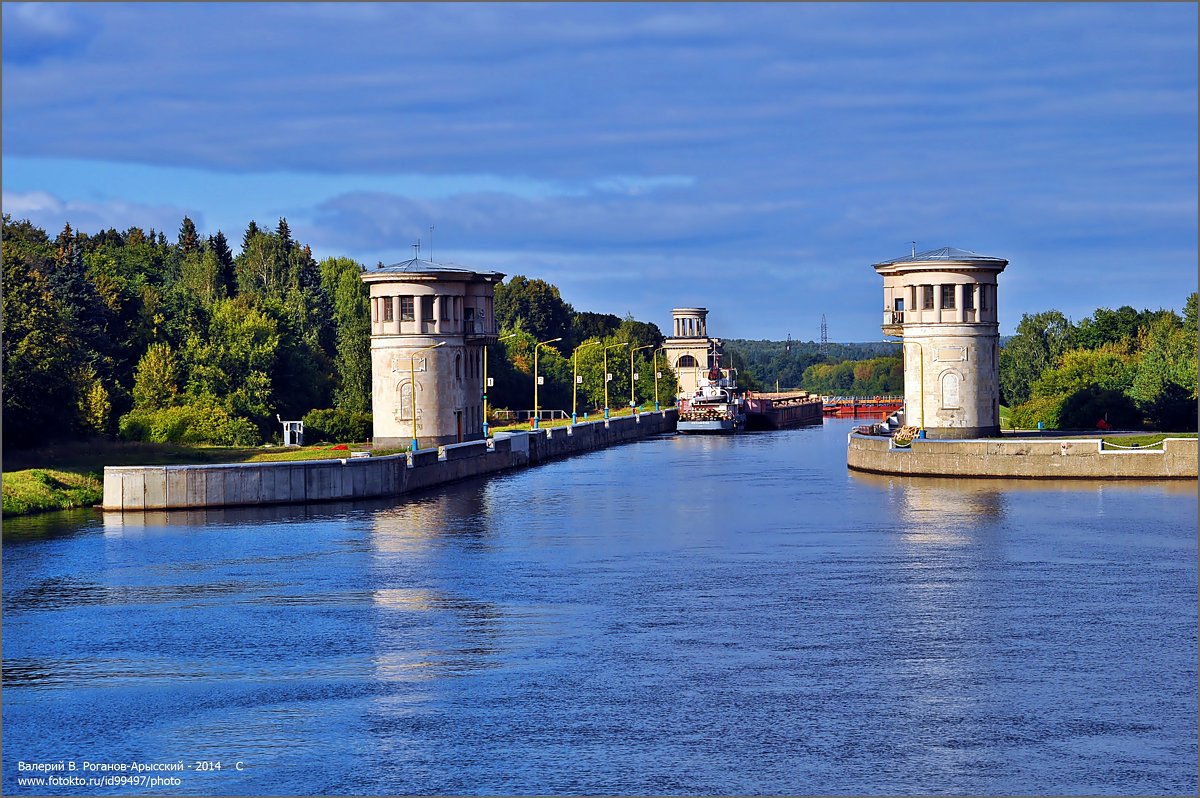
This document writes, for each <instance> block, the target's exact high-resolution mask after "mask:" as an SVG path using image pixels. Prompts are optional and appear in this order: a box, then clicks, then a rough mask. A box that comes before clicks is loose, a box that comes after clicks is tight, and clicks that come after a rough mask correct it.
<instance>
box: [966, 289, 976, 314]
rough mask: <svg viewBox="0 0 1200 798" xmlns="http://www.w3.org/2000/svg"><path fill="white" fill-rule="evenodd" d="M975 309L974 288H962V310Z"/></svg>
mask: <svg viewBox="0 0 1200 798" xmlns="http://www.w3.org/2000/svg"><path fill="white" fill-rule="evenodd" d="M974 309H975V286H973V285H964V286H963V310H974Z"/></svg>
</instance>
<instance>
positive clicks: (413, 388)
mask: <svg viewBox="0 0 1200 798" xmlns="http://www.w3.org/2000/svg"><path fill="white" fill-rule="evenodd" d="M445 345H446V342H445V341H441V342H439V343H436V344H434V345H433V346H426V347H423V348H421V349H418V350H417V351H415V352H413V353H412V354H411V355H409V358H408V388H409V393H411V394H412V419H413V439H412V450H413V451H414V452H415V451H416V450H417V449H418V448H419V447H418V445H417V355H419V354H421V353H422V352H428V351H429V350H430V349H437V348H438V347H439V346H445Z"/></svg>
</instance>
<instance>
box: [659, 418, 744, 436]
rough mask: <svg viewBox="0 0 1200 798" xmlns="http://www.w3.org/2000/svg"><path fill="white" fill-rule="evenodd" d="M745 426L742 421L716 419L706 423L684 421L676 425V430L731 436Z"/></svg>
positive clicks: (708, 420)
mask: <svg viewBox="0 0 1200 798" xmlns="http://www.w3.org/2000/svg"><path fill="white" fill-rule="evenodd" d="M743 426H744V422H743V421H742V419H738V418H714V419H705V420H704V421H683V420H680V421H678V422H676V424H675V430H676V431H677V432H682V433H685V434H686V433H697V434H701V435H731V434H733V433H735V432H738V431H739V430H741V428H742V427H743Z"/></svg>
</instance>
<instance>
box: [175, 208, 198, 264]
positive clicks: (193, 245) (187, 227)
mask: <svg viewBox="0 0 1200 798" xmlns="http://www.w3.org/2000/svg"><path fill="white" fill-rule="evenodd" d="M199 250H200V236H199V235H197V233H196V224H195V222H193V221H192V220H191V219H189V218H188V217H186V216H185V217H183V222H182V223H181V224H180V225H179V252H180V254H182V255H185V256H186V255H189V254H191V253H193V252H198V251H199Z"/></svg>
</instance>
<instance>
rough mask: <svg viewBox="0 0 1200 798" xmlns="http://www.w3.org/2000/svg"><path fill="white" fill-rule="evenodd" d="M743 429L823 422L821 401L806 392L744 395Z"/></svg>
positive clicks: (765, 428)
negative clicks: (744, 416)
mask: <svg viewBox="0 0 1200 798" xmlns="http://www.w3.org/2000/svg"><path fill="white" fill-rule="evenodd" d="M745 408H746V429H747V430H771V429H788V428H791V427H803V426H808V425H810V424H820V423H822V422H824V420H825V415H824V412H823V409H824V403H823V402H822V400H821V397H819V396H813V395H812V394H810V393H808V392H807V391H791V392H787V393H755V394H753V395H751V394H749V393H748V394H746V400H745Z"/></svg>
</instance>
